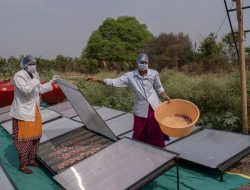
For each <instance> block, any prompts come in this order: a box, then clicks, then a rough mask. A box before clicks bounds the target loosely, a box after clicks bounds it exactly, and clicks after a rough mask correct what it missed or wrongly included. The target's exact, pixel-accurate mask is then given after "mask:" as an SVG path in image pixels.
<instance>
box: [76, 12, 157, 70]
mask: <svg viewBox="0 0 250 190" xmlns="http://www.w3.org/2000/svg"><path fill="white" fill-rule="evenodd" d="M152 38H153V35H152V34H151V33H150V32H149V31H148V30H147V26H146V25H145V24H140V23H139V22H138V21H137V20H136V18H135V17H130V16H120V17H118V18H117V19H116V20H115V19H113V18H107V19H106V20H104V22H103V23H102V25H101V26H100V27H99V28H98V29H97V30H96V31H94V32H93V33H92V34H91V36H90V38H89V41H88V44H87V46H86V48H85V49H84V50H83V52H82V56H81V57H82V59H90V60H97V61H98V62H99V63H101V64H102V66H109V68H110V69H113V68H115V69H117V68H120V67H121V66H119V65H117V63H118V62H120V63H122V62H134V60H135V57H136V55H137V54H138V53H139V52H140V51H142V50H143V48H144V46H145V44H146V43H148V42H149V41H150V40H151V39H152Z"/></svg>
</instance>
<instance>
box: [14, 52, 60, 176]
mask: <svg viewBox="0 0 250 190" xmlns="http://www.w3.org/2000/svg"><path fill="white" fill-rule="evenodd" d="M20 68H21V70H20V71H18V72H17V73H16V74H15V76H14V78H13V84H14V87H15V91H14V100H13V103H12V106H11V110H10V115H11V116H12V117H13V122H12V130H13V141H14V144H15V146H16V149H17V152H18V156H19V170H20V171H22V172H23V173H25V174H31V173H32V171H31V170H30V169H29V168H28V167H27V166H35V167H36V166H38V164H37V162H36V161H35V157H36V155H37V151H38V144H39V141H40V138H41V135H42V122H41V121H42V120H41V115H40V94H42V93H45V92H49V91H51V90H53V88H52V85H51V83H52V82H54V81H55V80H57V78H58V76H53V78H52V80H51V81H50V82H48V83H45V84H43V85H41V83H40V80H39V74H38V73H37V70H36V60H35V58H34V57H32V56H31V55H27V56H23V58H22V59H21V62H20Z"/></svg>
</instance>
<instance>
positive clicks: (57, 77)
mask: <svg viewBox="0 0 250 190" xmlns="http://www.w3.org/2000/svg"><path fill="white" fill-rule="evenodd" d="M59 78H60V77H59V76H58V75H53V77H52V79H51V80H50V81H51V82H56V81H57V80H58V79H59Z"/></svg>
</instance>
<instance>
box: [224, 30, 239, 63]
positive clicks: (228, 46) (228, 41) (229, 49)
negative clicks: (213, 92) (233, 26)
mask: <svg viewBox="0 0 250 190" xmlns="http://www.w3.org/2000/svg"><path fill="white" fill-rule="evenodd" d="M235 39H236V40H237V36H235ZM236 43H237V42H236ZM222 53H223V54H224V56H225V59H226V60H227V62H228V63H229V64H230V65H232V63H235V62H236V61H237V60H238V57H237V52H236V49H235V45H234V40H233V36H232V34H231V33H228V34H226V35H225V36H224V37H223V39H222Z"/></svg>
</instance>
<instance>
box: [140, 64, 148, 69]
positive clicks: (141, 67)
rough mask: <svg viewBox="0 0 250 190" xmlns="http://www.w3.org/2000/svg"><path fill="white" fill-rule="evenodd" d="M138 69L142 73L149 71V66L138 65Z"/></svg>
mask: <svg viewBox="0 0 250 190" xmlns="http://www.w3.org/2000/svg"><path fill="white" fill-rule="evenodd" d="M138 69H139V70H140V71H147V70H148V64H141V63H138Z"/></svg>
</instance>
